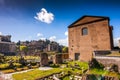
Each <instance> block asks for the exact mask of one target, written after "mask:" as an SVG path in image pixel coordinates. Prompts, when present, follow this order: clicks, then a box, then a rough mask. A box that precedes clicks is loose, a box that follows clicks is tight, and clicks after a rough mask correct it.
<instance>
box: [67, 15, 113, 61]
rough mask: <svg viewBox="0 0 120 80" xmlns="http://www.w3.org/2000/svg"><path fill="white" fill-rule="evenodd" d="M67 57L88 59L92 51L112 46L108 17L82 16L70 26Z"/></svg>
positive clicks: (90, 57) (109, 48)
mask: <svg viewBox="0 0 120 80" xmlns="http://www.w3.org/2000/svg"><path fill="white" fill-rule="evenodd" d="M68 34H69V58H70V59H73V60H81V61H90V60H91V59H92V55H93V54H92V53H93V52H94V51H100V50H111V49H112V48H113V36H112V27H111V26H110V24H109V17H102V16H83V17H81V18H80V19H78V20H77V21H75V22H74V23H72V24H71V25H70V26H68Z"/></svg>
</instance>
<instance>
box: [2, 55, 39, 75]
mask: <svg viewBox="0 0 120 80" xmlns="http://www.w3.org/2000/svg"><path fill="white" fill-rule="evenodd" d="M23 58H24V60H23V59H22V60H23V61H25V63H26V65H23V63H21V62H20V59H21V57H20V56H4V57H2V58H0V61H1V62H0V70H1V71H2V72H4V73H7V72H8V73H11V72H15V71H21V70H26V69H28V68H25V67H27V64H31V68H36V67H38V65H37V62H35V60H39V59H40V57H36V56H26V57H24V56H23ZM27 60H28V61H29V62H28V61H27ZM30 61H31V62H30Z"/></svg>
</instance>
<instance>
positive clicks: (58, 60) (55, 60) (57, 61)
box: [53, 54, 63, 64]
mask: <svg viewBox="0 0 120 80" xmlns="http://www.w3.org/2000/svg"><path fill="white" fill-rule="evenodd" d="M62 62H63V61H62V54H56V55H54V58H53V63H54V64H61V63H62Z"/></svg>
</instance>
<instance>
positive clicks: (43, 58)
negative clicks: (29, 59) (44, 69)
mask: <svg viewBox="0 0 120 80" xmlns="http://www.w3.org/2000/svg"><path fill="white" fill-rule="evenodd" d="M40 65H41V66H48V54H47V53H41V54H40Z"/></svg>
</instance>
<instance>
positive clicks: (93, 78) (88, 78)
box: [81, 74, 119, 80]
mask: <svg viewBox="0 0 120 80" xmlns="http://www.w3.org/2000/svg"><path fill="white" fill-rule="evenodd" d="M81 80H119V79H118V78H117V77H111V76H101V75H94V74H86V75H83V76H82V79H81Z"/></svg>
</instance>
